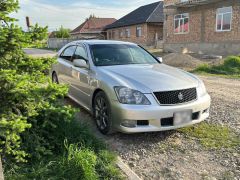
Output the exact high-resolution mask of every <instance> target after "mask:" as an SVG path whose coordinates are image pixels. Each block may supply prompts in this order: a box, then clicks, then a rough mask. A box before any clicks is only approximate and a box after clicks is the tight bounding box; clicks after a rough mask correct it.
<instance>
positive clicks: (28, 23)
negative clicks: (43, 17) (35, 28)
mask: <svg viewBox="0 0 240 180" xmlns="http://www.w3.org/2000/svg"><path fill="white" fill-rule="evenodd" d="M26 24H27V28H28V31H29V28H30V26H31V24H30V19H29V17H28V16H26Z"/></svg>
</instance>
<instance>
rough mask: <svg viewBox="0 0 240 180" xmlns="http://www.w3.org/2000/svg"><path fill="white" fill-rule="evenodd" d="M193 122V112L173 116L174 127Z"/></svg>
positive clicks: (178, 113)
mask: <svg viewBox="0 0 240 180" xmlns="http://www.w3.org/2000/svg"><path fill="white" fill-rule="evenodd" d="M191 121H192V110H185V111H179V112H176V113H174V115H173V124H174V126H179V125H182V124H187V123H189V122H191Z"/></svg>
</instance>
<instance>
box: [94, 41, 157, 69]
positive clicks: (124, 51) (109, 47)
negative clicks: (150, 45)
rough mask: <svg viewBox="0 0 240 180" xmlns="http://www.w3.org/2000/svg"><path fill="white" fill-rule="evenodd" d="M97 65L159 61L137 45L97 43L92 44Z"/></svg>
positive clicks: (152, 62) (153, 62) (154, 62)
mask: <svg viewBox="0 0 240 180" xmlns="http://www.w3.org/2000/svg"><path fill="white" fill-rule="evenodd" d="M90 49H91V52H92V56H93V62H94V64H95V65H96V66H113V65H126V64H156V63H159V62H158V61H157V60H156V59H155V58H154V57H153V56H152V55H151V54H150V53H148V52H147V51H145V50H144V49H143V48H141V47H139V46H136V45H128V44H97V45H91V46H90Z"/></svg>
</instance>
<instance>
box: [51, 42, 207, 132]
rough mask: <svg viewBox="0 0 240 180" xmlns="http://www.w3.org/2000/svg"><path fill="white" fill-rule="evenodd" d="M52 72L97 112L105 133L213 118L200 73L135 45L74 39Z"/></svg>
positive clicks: (161, 128) (80, 101)
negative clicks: (181, 66) (189, 71)
mask: <svg viewBox="0 0 240 180" xmlns="http://www.w3.org/2000/svg"><path fill="white" fill-rule="evenodd" d="M51 76H52V81H53V82H55V83H63V84H67V85H69V94H68V96H69V97H70V98H71V99H72V100H74V101H75V102H77V103H78V104H80V105H81V106H82V107H84V108H85V109H87V110H88V111H89V112H91V113H92V115H93V117H94V119H95V121H96V125H97V128H98V129H99V131H100V132H101V133H103V134H110V133H112V132H115V131H119V132H123V133H138V132H153V131H165V130H171V129H176V128H182V127H185V126H189V125H193V124H196V123H200V122H201V121H203V120H205V119H206V118H207V117H208V116H209V107H210V96H209V95H208V93H207V91H206V88H205V86H204V84H203V82H202V81H201V80H200V79H199V78H198V77H196V76H195V75H193V74H190V73H188V72H185V71H183V70H180V69H177V68H173V67H170V66H167V65H165V64H163V63H162V59H161V58H156V57H155V56H153V55H152V54H151V53H149V52H148V51H146V50H145V49H144V48H143V47H141V46H139V45H136V44H133V43H128V42H119V41H105V40H88V41H74V42H72V43H69V44H67V45H66V46H64V47H63V48H62V49H61V50H60V51H59V53H58V63H57V64H55V65H53V67H52V70H51Z"/></svg>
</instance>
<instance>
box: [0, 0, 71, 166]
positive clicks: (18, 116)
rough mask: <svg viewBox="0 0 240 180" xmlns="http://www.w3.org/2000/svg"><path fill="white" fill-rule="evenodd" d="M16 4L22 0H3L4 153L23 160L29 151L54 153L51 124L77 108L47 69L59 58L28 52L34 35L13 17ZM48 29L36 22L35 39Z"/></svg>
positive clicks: (0, 93) (0, 145) (0, 136)
mask: <svg viewBox="0 0 240 180" xmlns="http://www.w3.org/2000/svg"><path fill="white" fill-rule="evenodd" d="M17 9H18V1H17V0H1V1H0V10H1V11H0V18H1V19H0V20H1V21H2V22H3V23H2V25H0V34H1V36H0V156H1V157H4V158H5V159H8V161H9V160H14V161H19V162H21V161H25V160H27V159H28V158H30V154H31V158H39V157H41V155H44V154H46V153H47V154H50V153H52V150H53V149H54V148H56V146H55V145H54V143H52V144H50V143H49V141H50V139H54V137H52V136H51V135H50V134H47V132H48V130H49V129H54V128H56V126H57V125H56V123H57V122H58V121H69V120H70V119H71V118H72V117H73V114H74V110H73V109H71V108H70V107H67V106H64V105H63V104H61V103H60V102H59V98H63V97H64V96H65V94H66V93H67V88H66V87H65V86H60V85H56V84H52V83H51V82H50V81H49V78H48V77H47V76H46V75H45V72H47V71H46V70H47V69H49V67H50V66H51V64H52V63H54V62H55V59H51V58H49V59H44V58H38V59H33V58H30V57H29V56H27V55H26V54H25V53H24V52H23V50H22V49H23V47H24V46H25V45H26V44H27V43H29V37H28V36H26V33H25V32H24V31H23V30H22V29H21V28H20V27H19V26H17V25H15V24H14V22H15V19H13V18H10V17H9V14H10V13H12V12H13V11H16V10H17ZM45 31H46V28H41V27H39V26H38V25H35V26H34V27H33V28H32V31H30V37H31V40H30V41H31V42H33V41H37V40H41V39H42V38H44V37H45V35H44V34H45ZM51 117H54V119H52V118H51ZM33 152H34V153H33Z"/></svg>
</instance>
